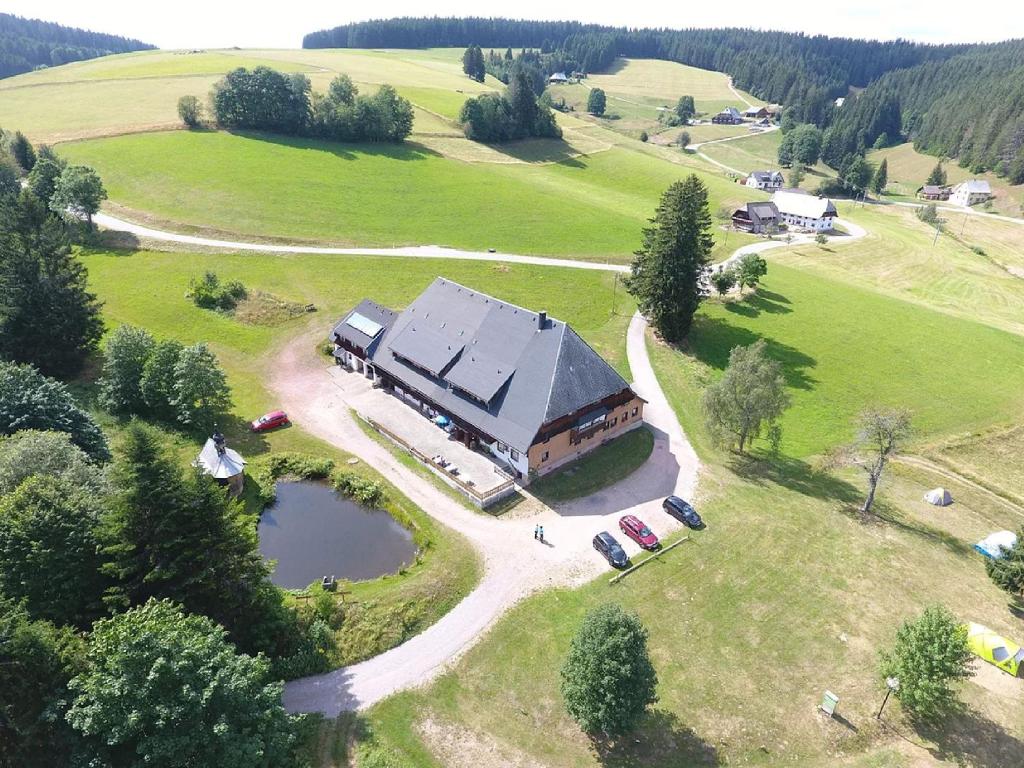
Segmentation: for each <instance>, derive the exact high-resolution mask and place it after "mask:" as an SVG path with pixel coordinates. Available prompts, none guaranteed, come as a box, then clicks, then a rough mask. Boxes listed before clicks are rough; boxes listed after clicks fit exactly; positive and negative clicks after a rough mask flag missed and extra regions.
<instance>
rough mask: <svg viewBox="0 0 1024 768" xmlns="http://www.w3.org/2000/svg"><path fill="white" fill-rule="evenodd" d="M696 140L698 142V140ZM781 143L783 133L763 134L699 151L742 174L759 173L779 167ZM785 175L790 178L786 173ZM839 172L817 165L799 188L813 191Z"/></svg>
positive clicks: (711, 145)
mask: <svg viewBox="0 0 1024 768" xmlns="http://www.w3.org/2000/svg"><path fill="white" fill-rule="evenodd" d="M695 141H696V139H695ZM781 142H782V132H781V131H771V132H770V133H762V134H758V135H755V136H751V137H750V138H747V139H743V140H742V141H725V142H722V143H720V144H708V145H707V146H704V147H701V149H700V151H701V152H703V153H704V154H706V155H707V156H708V157H710V158H712V159H714V160H717V161H718V162H720V163H723V164H724V165H727V166H729V167H730V168H735V169H737V170H738V171H742V172H743V173H750V171H756V170H771V169H778V167H779V159H778V152H779V144H780V143H781ZM782 173H783V175H788V174H787V172H786V171H785V170H783V172H782ZM835 175H836V172H835V171H834V170H832V169H831V168H829V167H828V166H827V165H825V164H824V163H818V164H817V165H815V166H814V167H812V168H808V169H807V175H806V176H805V177H804V180H803V183H802V184H801V185H800V186H801V187H802V188H803V189H807V190H811V191H813V190H814V189H815V188H816V187H817V186H818V184H819V183H820V182H821V180H822V179H824V178H827V177H834V176H835Z"/></svg>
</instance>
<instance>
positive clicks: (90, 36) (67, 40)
mask: <svg viewBox="0 0 1024 768" xmlns="http://www.w3.org/2000/svg"><path fill="white" fill-rule="evenodd" d="M153 47H154V46H152V45H148V44H146V43H143V42H140V41H139V40H130V39H128V38H126V37H118V36H117V35H104V34H102V33H100V32H89V31H87V30H85V29H78V28H76V27H65V26H63V25H61V24H54V23H52V22H49V21H40V20H39V19H23V18H21V17H20V16H12V15H11V14H9V13H0V77H10V76H11V75H20V74H21V73H22V72H31V71H32V70H33V69H37V68H39V67H56V66H58V65H60V64H67V63H68V62H69V61H82V60H83V59H95V58H96V57H98V56H106V55H107V54H110V53H127V52H128V51H141V50H145V49H147V48H153Z"/></svg>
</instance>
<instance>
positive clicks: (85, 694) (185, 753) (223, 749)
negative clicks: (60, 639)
mask: <svg viewBox="0 0 1024 768" xmlns="http://www.w3.org/2000/svg"><path fill="white" fill-rule="evenodd" d="M269 672H270V668H269V662H268V661H267V660H266V659H264V658H262V657H257V658H253V657H251V656H246V655H244V654H239V653H236V652H235V649H234V647H233V646H232V645H231V643H229V642H228V640H227V638H226V637H225V632H224V630H223V629H222V628H221V627H218V626H217V625H216V624H215V623H214V622H213V621H211V620H210V619H208V618H206V617H205V616H195V615H189V614H187V613H185V612H184V611H183V610H182V609H181V608H180V607H178V606H177V605H174V604H173V603H171V602H170V601H166V600H162V601H157V600H153V601H150V602H148V603H146V604H145V605H143V606H140V607H137V608H134V609H132V610H130V611H128V612H127V613H124V614H120V615H118V616H114V617H113V618H110V619H105V620H103V621H100V622H97V624H96V626H95V628H94V630H93V633H92V638H91V642H90V644H89V650H88V653H87V655H86V667H85V670H84V671H83V672H81V673H80V674H79V675H77V676H76V677H75V678H74V679H72V681H71V683H70V687H71V690H72V691H73V693H74V695H75V698H74V702H73V703H72V706H71V709H70V710H69V712H68V716H67V717H68V721H69V722H70V723H71V725H72V726H73V727H74V728H75V729H76V730H77V731H78V732H79V733H80V734H81V736H82V739H83V744H84V747H85V748H86V750H87V752H88V753H89V756H90V757H91V758H92V759H93V761H95V764H97V765H146V766H154V768H161V767H162V768H174V767H176V766H183V765H195V766H200V765H209V766H214V765H216V766H219V767H220V768H252V767H253V766H262V767H264V768H271V767H272V766H280V765H284V764H286V762H287V758H288V755H289V751H290V748H291V744H292V740H293V735H292V725H291V722H290V720H289V718H288V716H287V714H285V711H284V709H283V708H282V706H281V687H282V686H281V684H280V683H274V682H271V681H270V679H269V678H270V675H269Z"/></svg>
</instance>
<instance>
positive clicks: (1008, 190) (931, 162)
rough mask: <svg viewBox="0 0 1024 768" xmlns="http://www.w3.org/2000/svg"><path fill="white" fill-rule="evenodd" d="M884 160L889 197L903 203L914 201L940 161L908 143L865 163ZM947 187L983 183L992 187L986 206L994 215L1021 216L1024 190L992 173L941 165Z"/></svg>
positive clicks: (872, 156) (880, 152)
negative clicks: (886, 163)
mask: <svg viewBox="0 0 1024 768" xmlns="http://www.w3.org/2000/svg"><path fill="white" fill-rule="evenodd" d="M883 158H885V159H886V160H888V162H889V186H888V187H887V191H888V193H889V194H891V195H893V196H897V197H903V198H906V199H913V197H914V194H915V192H916V191H917V189H918V188H919V187H921V186H922V185H923V184H924V182H925V180H926V179H927V178H928V174H929V173H931V171H932V169H933V168H934V167H935V164H936V163H937V162H939V158H937V157H935V156H934V155H925V154H922V153H920V152H918V151H917V150H915V149H914V145H913V144H911V143H907V144H900V145H899V146H896V147H889V148H887V149H879V150H876V151H874V152H869V153H868V160H869V161H870V162H872V163H874V164H875V165H878V163H880V162H882V159H883ZM943 167H944V168H945V169H946V176H947V178H948V180H949V183H950V184H958V183H959V182H961V181H965V180H967V179H985V180H986V181H988V183H989V184H990V185H991V187H992V191H993V193H994V194H995V196H996V197H995V200H993V201H992V203H991V205H990V206H988V210H991V211H992V212H993V213H1003V214H1006V215H1007V216H1020V215H1021V214H1022V213H1024V187H1022V186H1019V185H1018V186H1012V185H1010V184H1008V183H1007V181H1006V179H1003V178H1000V177H999V176H996V175H995V174H994V173H971V172H970V170H969V169H967V168H961V167H960V166H959V165H957V163H956V161H955V160H951V161H947V162H945V163H943Z"/></svg>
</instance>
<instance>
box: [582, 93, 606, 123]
mask: <svg viewBox="0 0 1024 768" xmlns="http://www.w3.org/2000/svg"><path fill="white" fill-rule="evenodd" d="M607 104H608V100H607V98H606V97H605V95H604V91H603V90H602V89H600V88H591V89H590V95H589V96H587V112H589V113H590V114H592V115H597V116H599V117H600V116H601V115H603V114H604V110H605V107H606V106H607Z"/></svg>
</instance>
